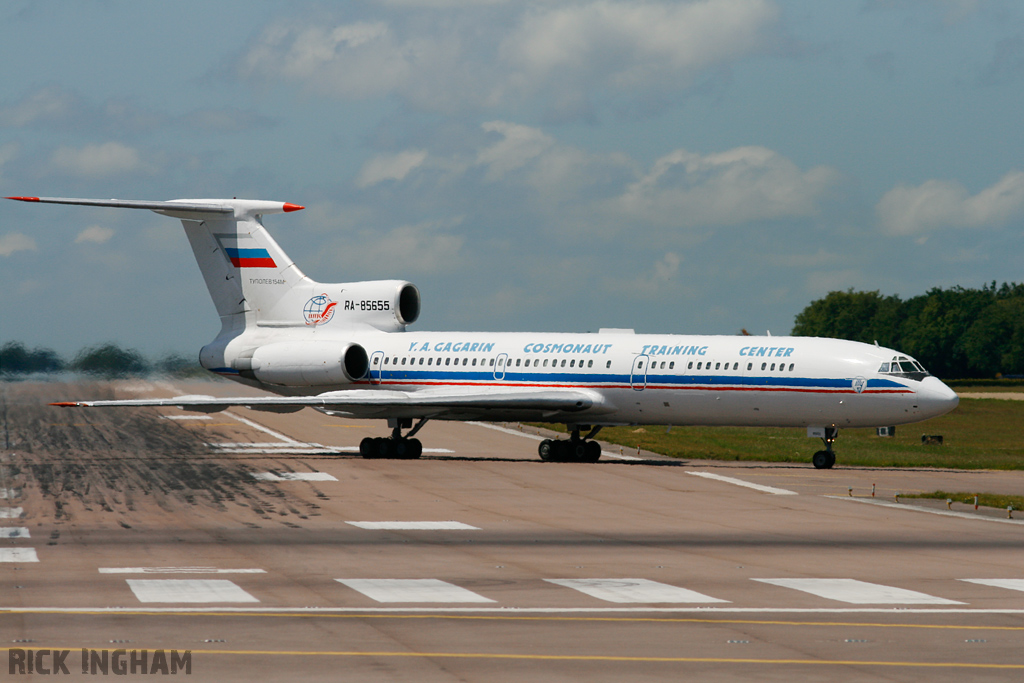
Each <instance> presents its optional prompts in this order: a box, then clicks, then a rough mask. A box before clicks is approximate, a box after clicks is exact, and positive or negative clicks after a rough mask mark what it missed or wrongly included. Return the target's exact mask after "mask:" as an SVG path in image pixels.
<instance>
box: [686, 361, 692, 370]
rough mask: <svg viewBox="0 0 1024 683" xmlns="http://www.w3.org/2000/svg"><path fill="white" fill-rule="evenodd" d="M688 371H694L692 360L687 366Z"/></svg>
mask: <svg viewBox="0 0 1024 683" xmlns="http://www.w3.org/2000/svg"><path fill="white" fill-rule="evenodd" d="M686 369H687V370H693V361H692V360H691V361H690V362H689V363H688V364H687V365H686Z"/></svg>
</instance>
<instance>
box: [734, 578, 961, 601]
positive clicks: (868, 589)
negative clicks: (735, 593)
mask: <svg viewBox="0 0 1024 683" xmlns="http://www.w3.org/2000/svg"><path fill="white" fill-rule="evenodd" d="M753 580H754V581H760V582H761V583H770V584H772V585H775V586H782V587H783V588H792V589H793V590H798V591H803V592H804V593H811V594H812V595H817V596H818V597H821V598H827V599H828V600H838V601H839V602H848V603H850V604H853V605H962V604H964V603H962V602H957V601H956V600H947V599H945V598H937V597H935V596H934V595H928V594H926V593H918V592H917V591H910V590H906V589H904V588H894V587H892V586H882V585H879V584H877V583H867V582H866V581H857V580H856V579H753Z"/></svg>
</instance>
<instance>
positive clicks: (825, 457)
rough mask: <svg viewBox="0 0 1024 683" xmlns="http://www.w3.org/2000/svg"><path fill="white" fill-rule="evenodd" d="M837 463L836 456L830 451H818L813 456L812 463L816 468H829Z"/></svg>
mask: <svg viewBox="0 0 1024 683" xmlns="http://www.w3.org/2000/svg"><path fill="white" fill-rule="evenodd" d="M834 463H835V456H834V455H831V454H830V453H829V452H828V451H818V452H817V453H815V454H814V456H813V457H812V458H811V464H813V465H814V469H817V470H827V469H828V468H830V467H832V465H833V464H834Z"/></svg>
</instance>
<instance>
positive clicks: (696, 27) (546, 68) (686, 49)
mask: <svg viewBox="0 0 1024 683" xmlns="http://www.w3.org/2000/svg"><path fill="white" fill-rule="evenodd" d="M779 14H780V13H779V10H778V8H777V7H776V5H775V3H774V2H773V1H772V0H701V1H697V2H685V3H677V2H640V3H632V2H613V1H610V0H598V1H596V2H585V3H579V4H573V5H569V6H551V5H547V4H539V5H538V4H527V3H518V4H517V3H503V4H495V5H493V6H487V5H486V3H482V4H480V5H477V6H475V7H472V8H469V9H465V8H464V9H456V8H454V7H453V8H443V7H441V8H435V9H434V10H432V11H429V12H405V13H399V14H395V16H394V17H393V18H390V19H388V20H386V21H385V20H380V21H357V22H352V23H336V24H333V25H331V24H326V25H325V24H324V22H322V21H321V22H319V23H312V22H305V23H303V22H291V23H288V22H284V23H282V22H280V21H275V22H274V24H273V25H272V26H270V27H269V28H267V29H266V30H265V31H264V32H263V34H262V35H261V36H260V37H259V39H258V40H257V41H256V42H255V44H254V46H253V47H252V48H251V49H250V50H249V51H248V53H246V54H245V55H244V56H243V57H242V58H241V60H240V61H239V63H238V72H239V74H240V75H241V76H242V77H243V78H246V79H251V80H253V81H284V82H292V83H297V84H300V85H302V86H303V87H305V88H307V89H310V90H313V91H316V92H322V93H328V94H333V95H336V96H340V97H345V98H353V99H360V98H368V97H380V96H384V95H397V96H398V97H400V98H403V99H404V100H406V101H407V102H410V103H412V104H413V105H415V106H417V107H420V108H424V109H428V110H432V111H446V112H451V111H456V110H459V109H460V108H465V107H469V108H492V107H496V106H500V105H509V104H511V105H520V104H522V103H523V98H524V97H539V98H541V99H543V100H545V101H546V102H547V104H546V106H547V107H548V108H549V109H550V110H552V112H553V113H557V114H558V115H559V116H562V117H563V118H565V117H579V116H584V115H587V110H588V108H589V102H590V100H591V99H592V98H594V97H595V96H597V95H601V94H606V93H609V94H612V95H623V94H624V95H633V94H636V93H649V94H651V95H652V96H656V97H662V96H664V95H665V94H666V93H678V92H680V91H682V90H684V89H685V88H687V87H689V86H690V85H691V84H692V82H693V77H694V76H695V75H696V74H697V73H698V72H700V71H701V70H705V69H709V68H717V67H720V66H723V65H728V64H730V63H732V62H734V61H736V60H738V59H742V58H744V57H746V56H748V55H750V54H752V53H754V52H756V51H758V50H762V49H764V48H766V47H768V46H769V44H770V43H771V41H772V38H773V35H774V33H775V32H776V31H777V24H778V18H779Z"/></svg>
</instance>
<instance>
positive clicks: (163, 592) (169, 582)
mask: <svg viewBox="0 0 1024 683" xmlns="http://www.w3.org/2000/svg"><path fill="white" fill-rule="evenodd" d="M125 581H127V582H128V586H129V587H131V589H132V592H133V593H135V597H137V598H138V599H139V602H259V600H257V599H256V598H254V597H253V596H251V595H249V594H248V593H246V592H245V591H244V590H242V589H241V588H239V587H238V586H237V585H235V583H233V582H232V581H228V580H227V579H125Z"/></svg>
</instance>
